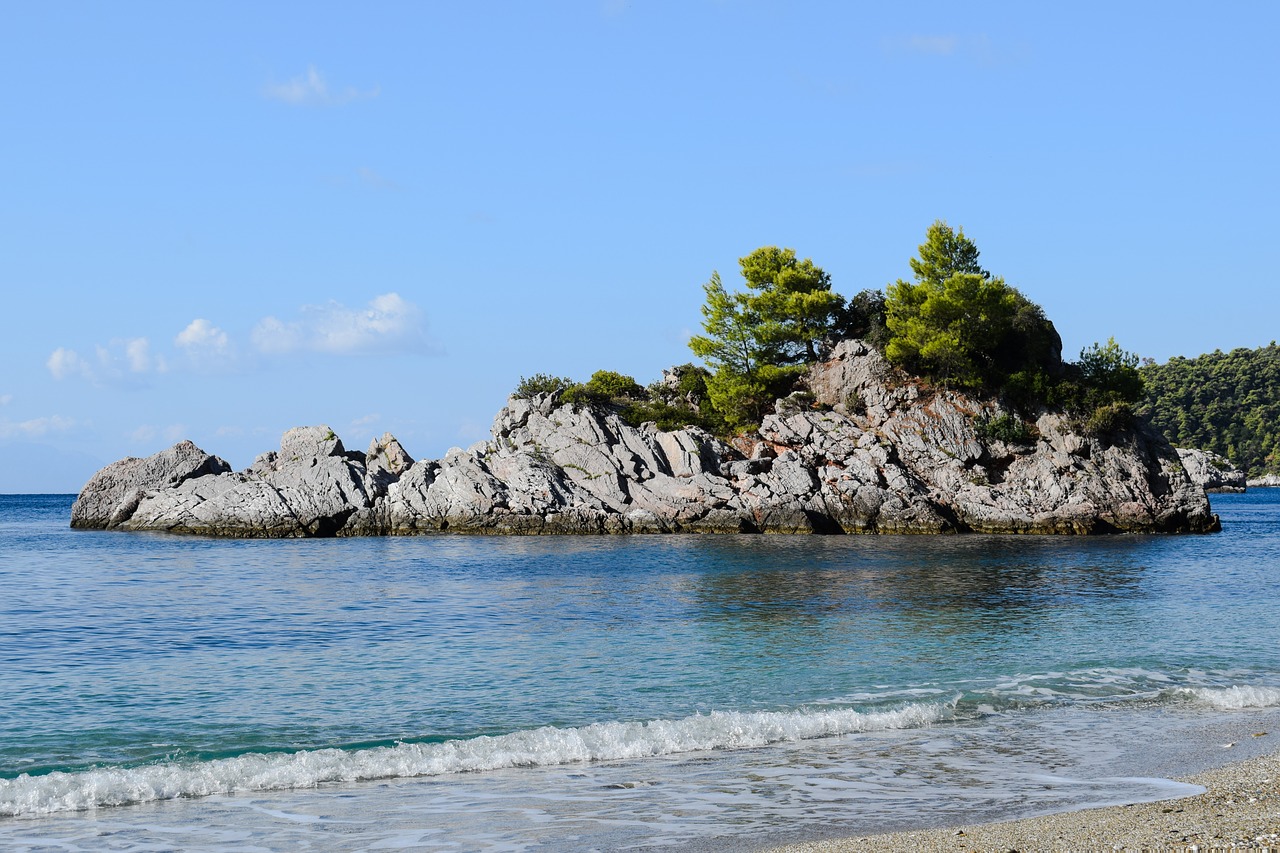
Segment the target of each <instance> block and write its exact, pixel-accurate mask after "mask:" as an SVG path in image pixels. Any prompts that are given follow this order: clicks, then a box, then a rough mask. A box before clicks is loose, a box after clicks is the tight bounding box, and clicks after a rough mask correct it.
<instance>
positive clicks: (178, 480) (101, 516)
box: [71, 441, 231, 529]
mask: <svg viewBox="0 0 1280 853" xmlns="http://www.w3.org/2000/svg"><path fill="white" fill-rule="evenodd" d="M230 470H231V466H230V465H228V464H227V463H226V462H224V461H223V460H222V459H219V458H218V457H217V456H211V455H210V454H208V453H205V452H204V451H203V450H201V449H200V448H198V447H196V446H195V445H194V444H192V443H191V442H190V441H180V442H178V443H177V444H175V445H174V446H173V447H170V448H169V449H168V450H162V451H160V452H159V453H156V454H155V455H153V456H148V457H147V458H146V459H137V458H135V457H129V458H127V459H121V460H120V461H119V462H113V463H112V464H110V465H108V466H107V467H105V468H103V469H102V470H101V471H99V472H98V473H96V474H94V475H93V477H92V478H91V479H90V480H89V482H88V483H87V484H86V485H85V487H84V488H83V489H82V490H81V491H80V495H79V497H78V498H77V499H76V502H75V503H74V504H72V505H71V526H72V527H82V528H93V529H103V528H112V527H118V526H119V525H121V524H123V523H124V522H126V521H128V520H129V518H130V517H132V515H133V513H134V511H135V510H137V508H138V504H139V503H140V502H141V501H142V500H143V498H145V497H146V496H147V494H149V493H152V492H155V491H159V490H161V489H168V488H173V487H175V486H179V485H181V484H182V483H185V482H186V481H187V480H190V479H192V478H194V477H201V476H204V475H207V474H208V475H212V474H223V473H226V472H228V471H230Z"/></svg>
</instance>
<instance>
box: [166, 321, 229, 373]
mask: <svg viewBox="0 0 1280 853" xmlns="http://www.w3.org/2000/svg"><path fill="white" fill-rule="evenodd" d="M173 345H174V346H175V347H177V348H178V350H179V351H181V353H182V354H183V356H185V366H187V367H190V368H193V369H195V370H199V371H210V370H217V369H234V368H235V367H236V365H237V362H238V357H237V352H236V347H235V344H234V343H233V342H232V341H231V338H230V336H228V335H227V333H226V332H224V331H223V330H222V329H219V328H218V327H217V326H215V325H213V324H212V323H210V322H209V321H208V320H205V319H204V318H202V317H197V318H196V319H194V320H192V321H191V322H190V323H188V324H187V327H186V328H185V329H183V330H182V331H181V332H179V333H178V335H177V337H175V338H174V339H173Z"/></svg>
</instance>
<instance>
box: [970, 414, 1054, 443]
mask: <svg viewBox="0 0 1280 853" xmlns="http://www.w3.org/2000/svg"><path fill="white" fill-rule="evenodd" d="M973 428H974V432H976V433H977V434H978V438H981V439H983V440H985V441H1003V442H1005V443H1006V444H1030V443H1031V442H1032V441H1034V440H1035V439H1036V437H1037V435H1038V433H1037V432H1036V429H1035V427H1034V426H1032V425H1030V424H1028V423H1027V422H1026V421H1024V420H1023V419H1022V418H1020V417H1018V416H1017V415H1014V414H1010V413H1005V414H1001V415H996V416H994V417H992V416H991V415H982V416H981V417H979V418H978V419H977V420H976V421H974V424H973Z"/></svg>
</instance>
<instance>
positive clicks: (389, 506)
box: [71, 339, 1219, 538]
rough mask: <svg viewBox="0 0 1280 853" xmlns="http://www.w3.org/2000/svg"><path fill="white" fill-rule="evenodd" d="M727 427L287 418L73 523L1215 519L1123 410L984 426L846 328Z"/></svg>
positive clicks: (101, 502)
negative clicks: (1014, 432) (273, 431)
mask: <svg viewBox="0 0 1280 853" xmlns="http://www.w3.org/2000/svg"><path fill="white" fill-rule="evenodd" d="M805 384H807V386H808V389H809V390H808V393H806V394H804V395H802V396H792V397H788V398H784V399H782V400H779V401H778V403H777V405H776V406H775V412H774V413H773V414H769V415H767V416H765V417H764V418H763V420H762V423H761V425H760V427H759V428H758V429H757V430H754V431H751V432H747V433H744V434H742V435H740V436H739V437H738V438H736V439H734V440H733V442H732V443H729V442H726V441H724V440H721V439H718V438H716V437H714V436H712V435H711V434H710V433H708V432H707V431H705V430H702V429H699V428H696V427H689V428H684V429H677V430H670V431H663V430H660V429H658V428H657V427H656V426H655V425H654V424H653V423H644V424H641V425H640V426H638V427H637V426H632V425H629V424H628V423H626V422H625V421H624V420H622V419H621V418H620V417H619V416H618V413H617V412H616V411H614V410H612V409H611V408H610V407H609V406H607V405H604V406H601V405H590V404H586V405H580V404H574V403H569V402H564V401H562V400H561V399H560V396H561V395H559V394H557V393H549V394H538V395H534V396H532V397H531V398H529V399H516V398H512V399H510V400H509V401H508V403H507V405H506V407H504V408H503V409H502V410H501V411H500V412H499V413H498V415H497V417H496V418H495V420H494V423H493V429H492V435H493V437H492V439H490V440H488V441H483V442H480V443H478V444H475V445H473V446H471V447H470V448H467V449H466V450H462V449H458V448H455V449H453V450H451V451H449V453H448V454H446V455H445V457H444V458H443V459H438V460H419V461H414V460H413V459H412V458H411V457H410V456H409V454H408V453H406V452H405V450H404V448H402V447H401V446H400V444H399V442H398V441H396V439H394V438H393V437H392V436H390V435H384V436H383V437H382V439H380V440H375V441H374V442H373V443H372V444H371V445H370V447H369V449H368V450H367V451H366V452H364V453H360V452H352V451H348V450H346V449H345V448H344V446H343V444H342V442H341V440H340V439H339V438H338V436H337V435H335V434H334V433H333V431H332V430H330V429H328V428H327V427H323V426H321V427H300V428H296V429H292V430H289V431H288V432H287V433H285V435H284V437H283V439H282V441H281V445H280V449H279V450H278V451H271V452H268V453H265V454H263V455H261V456H259V457H258V459H257V460H256V461H255V462H254V463H253V465H251V466H250V467H249V468H248V469H246V470H244V471H240V472H233V471H232V470H231V467H230V466H229V465H228V464H227V463H226V462H224V461H223V460H221V459H219V458H218V457H216V456H212V455H210V454H208V453H206V452H204V451H203V450H200V449H199V448H197V447H196V446H195V445H194V444H192V443H191V442H189V441H188V442H181V443H179V444H177V445H175V446H173V447H171V448H169V449H168V450H165V451H162V452H160V453H158V454H156V455H154V456H151V457H149V458H147V459H124V460H121V461H119V462H116V463H113V464H112V465H109V466H107V467H106V468H104V469H102V470H101V471H99V472H98V473H97V474H96V475H94V477H93V478H92V479H91V480H90V481H89V483H88V484H87V485H86V486H85V488H84V490H83V491H82V492H81V494H80V496H79V499H78V500H77V501H76V502H75V505H74V506H73V507H72V517H71V525H72V527H76V528H85V529H112V530H149V531H168V532H173V533H189V534H203V535H212V536H228V537H261V538H273V537H321V536H377V535H408V534H425V533H442V532H448V533H475V534H594V533H966V532H974V533H1029V534H1031V533H1034V534H1039V533H1066V534H1094V533H1115V532H1132V533H1205V532H1212V531H1215V530H1217V529H1219V523H1218V518H1217V516H1216V515H1214V514H1213V513H1212V512H1211V511H1210V508H1209V502H1208V499H1207V497H1206V495H1205V490H1204V488H1203V487H1202V486H1201V485H1200V484H1198V483H1197V482H1196V481H1194V480H1193V479H1192V477H1191V476H1190V475H1189V474H1188V471H1187V468H1186V466H1185V465H1184V463H1183V462H1182V461H1181V460H1180V458H1179V455H1178V453H1177V451H1175V450H1174V449H1173V448H1172V447H1171V446H1170V445H1169V443H1168V442H1167V441H1166V440H1165V439H1164V438H1163V437H1161V436H1160V435H1159V434H1158V433H1157V432H1155V431H1154V430H1152V429H1151V428H1150V427H1149V426H1147V425H1145V424H1144V423H1142V422H1137V423H1135V424H1134V425H1132V426H1131V427H1129V428H1128V429H1127V430H1125V431H1124V432H1123V433H1122V434H1116V435H1110V436H1103V437H1100V436H1097V435H1089V434H1087V433H1085V432H1082V431H1080V430H1079V429H1077V428H1073V425H1072V421H1071V420H1070V419H1069V418H1068V417H1067V416H1066V415H1064V414H1062V413H1058V412H1053V411H1044V412H1043V413H1041V414H1040V415H1039V417H1038V418H1037V419H1036V420H1035V421H1034V424H1032V425H1031V426H1030V428H1029V430H1028V431H1027V433H1026V434H1025V435H1023V436H1021V437H1019V438H1018V439H1016V440H1002V439H999V438H990V437H986V435H985V434H984V431H983V430H981V429H980V428H979V427H980V424H981V423H982V422H983V420H984V419H989V418H991V417H994V416H997V415H999V414H1000V410H999V404H998V403H997V401H996V400H994V399H987V398H982V397H980V396H976V395H970V394H966V393H963V392H960V391H957V390H948V389H946V388H941V387H937V386H934V385H931V384H929V383H927V382H925V381H923V380H920V379H918V378H915V377H912V376H909V375H907V374H905V373H903V372H902V371H900V370H898V369H897V368H895V367H893V366H892V365H890V364H889V363H888V362H887V361H886V360H885V359H884V358H883V357H882V356H881V354H880V353H879V352H877V351H876V349H874V348H873V347H870V346H868V345H866V344H865V343H863V342H862V341H860V340H856V339H849V340H844V341H841V342H840V343H838V344H836V345H835V346H834V347H833V348H832V349H831V351H830V352H828V353H827V355H826V356H825V358H824V359H823V360H822V361H819V362H817V363H815V364H813V365H812V366H811V367H810V368H809V370H808V373H807V376H806V377H805Z"/></svg>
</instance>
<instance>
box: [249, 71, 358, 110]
mask: <svg viewBox="0 0 1280 853" xmlns="http://www.w3.org/2000/svg"><path fill="white" fill-rule="evenodd" d="M380 91H381V90H380V89H379V87H377V86H374V87H373V88H372V89H357V88H355V87H354V86H344V87H342V88H340V89H334V88H331V87H330V86H329V84H328V82H327V81H326V80H325V79H324V75H323V74H321V73H320V71H319V70H317V68H316V67H315V66H314V65H308V66H307V70H306V72H305V73H303V74H299V75H298V76H297V77H294V78H292V79H290V80H287V81H285V82H283V83H268V84H267V85H266V86H264V87H263V89H262V94H263V96H264V97H267V98H269V99H271V100H273V101H283V102H284V103H286V104H295V105H298V106H303V105H307V104H315V105H329V106H336V105H338V104H346V103H349V102H351V101H360V100H367V99H369V98H376V97H378V94H379V93H380Z"/></svg>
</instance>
